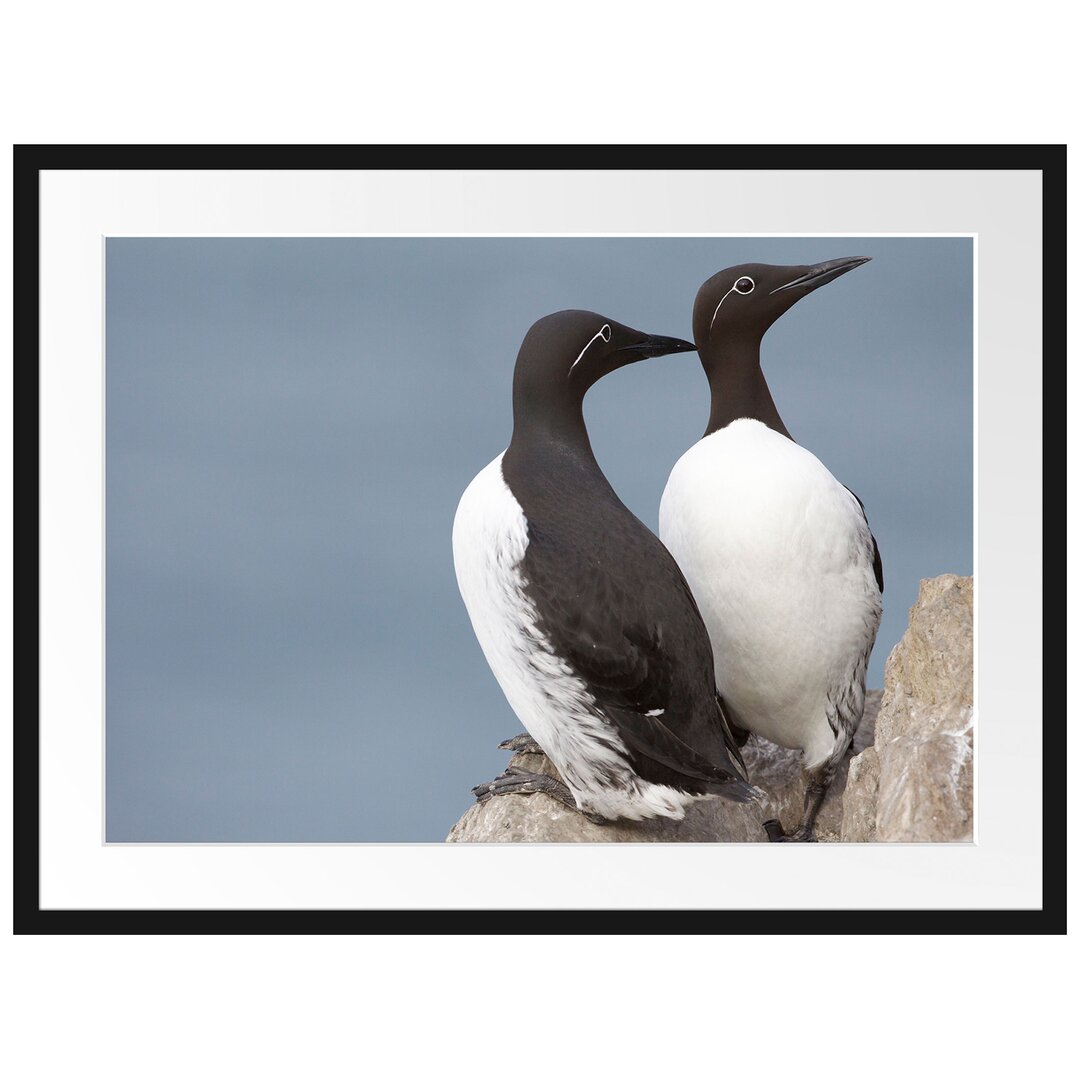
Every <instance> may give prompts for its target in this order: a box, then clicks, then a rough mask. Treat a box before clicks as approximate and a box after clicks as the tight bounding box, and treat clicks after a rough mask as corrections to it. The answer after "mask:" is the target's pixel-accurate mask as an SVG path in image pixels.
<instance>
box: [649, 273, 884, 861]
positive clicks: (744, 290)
mask: <svg viewBox="0 0 1080 1080" xmlns="http://www.w3.org/2000/svg"><path fill="white" fill-rule="evenodd" d="M865 262H869V260H868V259H865V258H849V259H833V260H831V261H829V262H823V263H819V264H817V265H816V266H767V265H763V264H748V265H743V266H734V267H731V268H729V269H727V270H722V271H720V273H718V274H716V275H714V276H713V277H711V278H710V279H709V280H708V281H706V282H705V284H704V285H702V286H701V288H700V290H699V291H698V294H697V299H696V301H695V304H694V339H695V341H696V342H697V347H698V352H699V354H700V356H701V362H702V365H703V367H704V368H705V373H706V375H707V376H708V379H709V388H710V391H711V395H712V407H711V411H710V415H709V425H708V428H707V429H706V431H705V435H704V436H703V437H702V439H701V441H700V442H698V443H697V444H695V445H694V446H692V447H691V448H690V449H689V450H688V451H687V452H686V453H685V454H683V456H682V457H681V458H680V459H679V461H678V462H677V463H676V465H675V467H674V469H672V471H671V476H670V477H669V479H668V482H667V486H666V488H665V489H664V494H663V497H662V499H661V502H660V537H661V539H662V540H663V541H664V543H665V544H666V545H667V547H668V549H669V550H670V551H671V553H672V555H674V556H675V558H676V560H677V561H678V563H679V566H680V567H681V568H682V571H683V573H684V574H685V575H686V577H687V580H688V581H689V583H690V587H691V589H692V590H693V592H694V596H695V597H696V598H697V602H698V606H699V607H700V609H701V613H702V615H703V616H704V618H705V623H706V625H707V626H708V628H709V635H710V637H711V639H712V646H713V654H714V657H715V664H716V674H717V680H718V681H717V689H718V690H719V692H720V697H721V700H722V703H723V707H724V709H725V712H726V713H727V717H728V719H729V720H730V722H731V723H732V724H733V725H736V726H737V727H738V728H741V729H743V731H744V732H754V733H756V734H758V735H761V736H763V737H764V738H766V739H769V740H771V741H772V742H774V743H779V744H780V745H781V746H786V747H789V748H791V749H799V750H802V752H803V766H804V768H805V770H806V772H807V789H806V799H805V804H804V813H803V818H802V821H801V823H800V824H799V825H798V827H797V828H795V829H794V830H793V831H792V832H790V833H785V832H784V830H783V827H782V826H781V825H780V823H779V822H777V821H768V822H766V823H765V830H766V832H767V834H768V836H769V839H771V840H812V839H813V831H814V822H815V820H816V818H817V814H818V811H819V810H820V809H821V804H822V802H823V801H824V798H825V794H826V792H827V791H828V788H829V784H830V783H831V782H832V779H833V776H834V775H835V772H836V769H837V766H838V765H839V763H840V762H841V761H842V760H843V757H844V755H845V753H846V752H847V749H848V746H849V744H850V742H851V737H852V735H853V734H854V733H855V729H856V728H857V727H858V725H859V721H860V720H861V719H862V713H863V703H864V698H865V693H866V665H867V662H868V660H869V658H870V650H871V649H872V648H873V644H874V638H875V636H876V635H877V629H878V624H879V622H880V621H881V593H882V589H883V583H882V570H881V556H880V554H879V552H878V547H877V542H876V540H875V539H874V536H873V534H872V533H871V532H870V526H869V524H868V523H867V519H866V515H865V513H864V511H863V505H862V502H861V501H860V500H859V499H858V498H857V497H856V496H855V495H854V494H852V492H851V491H849V490H848V489H847V488H846V487H844V485H843V484H841V483H840V482H839V481H838V480H836V479H835V478H834V477H833V475H832V474H831V473H830V472H829V470H828V469H827V468H826V467H825V466H824V465H823V464H822V463H821V462H820V461H819V460H818V459H817V458H816V457H815V456H814V455H813V454H812V453H810V451H809V450H806V449H804V448H803V447H801V446H799V445H798V443H796V442H795V441H794V440H793V439H792V437H791V435H790V433H789V432H788V430H787V428H786V427H785V426H784V422H783V421H782V420H781V419H780V414H779V412H778V411H777V409H776V405H775V403H774V402H773V399H772V395H771V394H770V393H769V387H768V386H767V384H766V382H765V376H764V374H763V373H762V370H761V360H760V347H761V339H762V337H763V336H764V334H765V332H766V331H767V330H768V329H769V327H770V326H771V325H772V324H773V323H774V322H775V321H776V320H777V319H778V318H779V317H780V316H781V315H783V314H784V312H785V311H787V310H788V309H789V308H790V307H791V306H792V305H793V304H795V303H796V302H797V301H798V300H800V299H801V298H802V297H804V296H806V295H807V293H809V292H812V291H813V290H814V289H817V288H819V287H820V286H822V285H824V284H826V283H827V282H830V281H834V280H835V279H836V278H838V277H839V276H840V275H841V274H845V273H847V272H848V271H849V270H853V269H854V268H855V267H857V266H861V265H862V264H863V263H865ZM741 738H742V739H743V740H744V741H745V738H746V736H745V734H743V735H742V736H741Z"/></svg>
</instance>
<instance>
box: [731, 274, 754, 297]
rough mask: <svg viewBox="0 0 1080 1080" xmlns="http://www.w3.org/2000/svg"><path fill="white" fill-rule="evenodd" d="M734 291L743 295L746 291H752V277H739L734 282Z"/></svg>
mask: <svg viewBox="0 0 1080 1080" xmlns="http://www.w3.org/2000/svg"><path fill="white" fill-rule="evenodd" d="M735 291H736V292H737V293H742V294H743V296H745V295H746V294H747V293H752V292H753V291H754V279H753V278H748V277H741V278H739V280H738V281H736V282H735Z"/></svg>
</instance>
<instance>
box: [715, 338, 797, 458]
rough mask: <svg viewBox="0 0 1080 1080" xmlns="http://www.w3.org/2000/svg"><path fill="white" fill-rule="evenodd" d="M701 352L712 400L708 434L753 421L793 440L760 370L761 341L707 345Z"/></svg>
mask: <svg viewBox="0 0 1080 1080" xmlns="http://www.w3.org/2000/svg"><path fill="white" fill-rule="evenodd" d="M700 353H701V361H702V365H703V366H704V368H705V374H706V375H707V376H708V379H709V391H710V394H711V398H712V403H711V406H710V409H709V426H708V427H707V428H706V429H705V434H706V435H712V434H713V432H714V431H719V430H720V429H721V428H725V427H727V425H728V424H730V423H732V422H733V421H735V420H742V419H750V420H758V421H760V422H761V423H762V424H764V425H765V426H766V427H769V428H772V430H773V431H777V432H779V433H780V434H781V435H783V436H785V437H786V438H788V439H790V438H791V433H790V432H789V431H788V429H787V428H786V427H785V426H784V421H783V420H781V419H780V413H779V412H778V411H777V408H776V403H775V402H774V401H773V399H772V394H771V393H769V385H768V383H766V382H765V375H764V373H763V372H762V370H761V339H760V338H759V339H757V340H749V341H731V340H729V341H726V342H721V343H718V344H716V345H712V346H706V347H705V348H702V349H700Z"/></svg>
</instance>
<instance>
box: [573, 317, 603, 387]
mask: <svg viewBox="0 0 1080 1080" xmlns="http://www.w3.org/2000/svg"><path fill="white" fill-rule="evenodd" d="M597 338H600V340H601V341H603V342H604V343H605V344H606V343H607V342H609V341H610V340H611V327H610V326H608V324H607V323H604V325H603V326H601V327H600V329H599V330H597V331H596V333H595V334H593V336H592V337H591V338H589V340H588V341H587V342H586V344H585V348H584V349H582V350H581V352H579V353H578V354H577V360H575V361H574V362H573V363H572V364H571V365H570V371H573V370H574V368H576V367H577V366H578V360H580V359H581V358H582V357H583V356H584V355H585V354H586V353H587V352H588V351H589V346H590V345H591V344H592V343H593V342H594V341H595V340H596V339H597ZM570 371H568V372H567V373H566V374H567V375H569V374H570Z"/></svg>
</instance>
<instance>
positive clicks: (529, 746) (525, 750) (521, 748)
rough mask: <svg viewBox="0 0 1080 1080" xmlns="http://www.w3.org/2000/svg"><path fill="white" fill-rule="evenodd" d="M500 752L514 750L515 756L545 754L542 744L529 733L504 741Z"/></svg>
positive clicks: (500, 746) (500, 744)
mask: <svg viewBox="0 0 1080 1080" xmlns="http://www.w3.org/2000/svg"><path fill="white" fill-rule="evenodd" d="M499 749H500V750H512V751H513V752H514V753H515V754H542V753H543V752H544V750H543V748H542V747H541V746H540V744H539V743H538V742H537V741H536V740H535V739H534V738H533V737H532V736H531V735H530V734H529V733H528V732H527V731H523V732H522V733H521V734H520V735H515V736H514V737H513V738H512V739H504V740H503V741H502V742H501V743H499Z"/></svg>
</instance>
